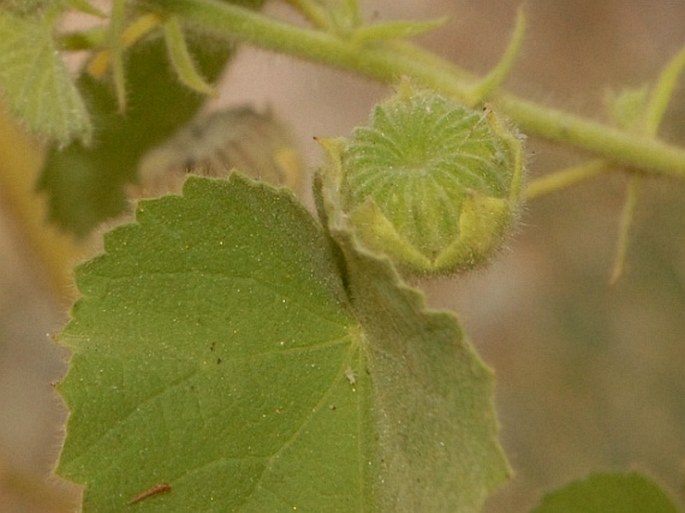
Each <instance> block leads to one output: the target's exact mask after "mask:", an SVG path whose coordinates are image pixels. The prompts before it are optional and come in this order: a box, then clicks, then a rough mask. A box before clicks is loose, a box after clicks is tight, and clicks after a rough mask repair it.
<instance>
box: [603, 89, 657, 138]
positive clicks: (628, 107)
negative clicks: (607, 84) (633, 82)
mask: <svg viewBox="0 0 685 513" xmlns="http://www.w3.org/2000/svg"><path fill="white" fill-rule="evenodd" d="M648 93H649V90H648V88H647V87H640V88H629V89H624V90H621V91H618V92H615V91H608V92H607V93H606V95H605V99H604V102H605V104H606V106H607V110H608V111H609V114H610V116H611V119H612V121H613V122H614V123H615V124H616V126H618V127H619V128H623V129H625V130H633V131H639V130H640V129H641V127H642V125H643V123H644V118H645V108H646V106H647V96H648Z"/></svg>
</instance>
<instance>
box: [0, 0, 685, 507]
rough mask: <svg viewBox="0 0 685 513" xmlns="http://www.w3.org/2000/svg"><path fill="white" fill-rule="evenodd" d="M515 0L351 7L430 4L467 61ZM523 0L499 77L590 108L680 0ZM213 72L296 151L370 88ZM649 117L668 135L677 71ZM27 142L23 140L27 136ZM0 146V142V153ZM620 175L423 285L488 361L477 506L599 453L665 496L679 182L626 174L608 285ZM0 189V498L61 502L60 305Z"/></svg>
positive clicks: (681, 439)
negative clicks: (630, 194)
mask: <svg viewBox="0 0 685 513" xmlns="http://www.w3.org/2000/svg"><path fill="white" fill-rule="evenodd" d="M518 3H519V2H517V1H516V2H515V1H504V0H500V1H495V0H478V1H473V0H471V1H467V0H453V1H448V0H442V1H440V0H433V1H427V0H393V1H390V0H385V1H377V2H375V1H373V0H369V1H368V2H367V10H368V15H369V16H370V17H373V18H377V19H393V18H400V17H404V18H416V17H420V18H426V17H432V16H440V15H443V14H449V15H450V16H451V21H450V22H449V24H448V25H447V26H446V27H445V28H443V29H441V30H440V31H438V32H436V33H435V34H431V35H430V36H426V37H424V38H423V40H424V42H425V44H426V45H427V46H428V47H430V48H432V49H434V50H435V51H436V52H437V53H439V54H441V55H443V56H445V57H448V58H450V59H453V60H454V61H455V62H456V63H458V64H461V65H463V66H464V67H466V68H468V69H471V70H473V71H476V72H484V71H486V70H487V69H488V67H489V66H491V65H493V64H494V63H495V62H496V60H497V58H498V56H499V54H500V52H501V51H502V49H503V47H504V46H505V44H506V40H507V37H508V34H509V31H510V27H511V25H512V23H513V19H514V13H515V9H516V6H517V5H518ZM527 6H528V12H529V25H530V27H529V32H528V35H527V38H526V44H525V48H524V53H523V55H522V58H521V60H520V62H519V64H518V65H517V66H516V68H515V70H514V72H513V74H512V77H511V79H510V80H509V82H508V85H507V87H508V88H509V89H511V90H513V91H515V92H517V93H520V94H522V95H525V96H527V97H529V98H533V99H535V100H537V101H541V102H543V103H545V104H549V105H552V106H558V107H563V108H565V109H567V110H571V111H575V112H579V113H582V114H585V115H588V116H592V117H596V118H603V112H602V98H603V95H604V92H605V90H606V89H607V88H608V87H611V88H614V89H617V88H620V87H621V86H623V85H630V86H638V85H641V84H644V83H646V82H647V81H649V80H651V79H653V78H654V77H655V76H656V75H657V74H658V72H659V71H660V69H661V67H662V66H663V65H664V64H665V63H666V62H667V60H668V59H669V58H670V57H671V56H672V55H674V54H675V52H676V51H677V50H678V49H679V48H680V47H682V45H683V44H684V43H685V1H683V0H605V1H602V2H596V1H590V0H563V1H562V0H554V1H551V0H529V1H528V2H527ZM270 9H271V10H272V11H274V12H277V13H279V15H280V14H282V13H283V12H285V9H283V8H282V7H279V6H278V5H272V7H271V8H270ZM226 79H227V81H226V85H225V87H224V93H223V94H222V97H221V99H220V100H219V101H218V102H217V104H221V105H231V104H236V103H243V102H253V103H254V104H256V105H257V106H260V107H263V106H266V105H271V106H272V107H273V109H274V110H275V111H276V112H277V113H278V115H279V116H280V117H282V118H284V119H286V120H288V121H290V122H291V123H292V124H293V127H294V130H295V132H296V133H297V135H298V136H299V141H300V146H301V148H302V150H303V152H304V153H305V155H306V157H307V159H308V162H309V163H310V165H315V163H316V161H317V159H318V158H319V153H318V149H317V148H316V145H315V144H314V143H313V142H312V140H311V139H312V136H314V135H340V134H346V133H348V131H349V130H350V129H351V128H352V127H353V126H354V125H355V124H358V123H360V122H362V121H364V120H365V119H366V117H367V114H368V109H369V107H370V106H371V105H372V104H373V103H374V102H375V101H377V100H378V99H379V98H380V97H382V96H383V95H385V94H386V89H385V88H384V87H381V86H379V85H377V84H373V83H370V82H368V81H366V80H364V79H358V78H355V77H351V76H349V75H346V74H343V73H340V72H337V71H331V70H326V69H322V68H320V67H317V66H314V65H310V64H304V63H300V62H295V61H293V60H292V59H289V58H287V57H282V56H277V55H273V54H267V53H264V52H260V51H255V50H251V49H244V51H242V52H241V53H240V55H239V58H238V60H237V61H236V63H235V65H234V66H233V67H232V68H231V69H230V71H229V73H228V76H227V77H226ZM215 106H216V105H215ZM8 130H9V129H8V128H7V127H6V126H5V127H4V128H2V131H3V133H5V134H6V133H7V131H8ZM662 134H663V135H664V137H665V138H666V139H668V140H670V141H672V142H676V143H677V144H680V145H681V146H682V145H683V144H685V87H681V88H680V90H679V93H678V94H677V95H676V98H675V99H674V103H673V105H672V106H671V109H670V111H669V114H668V117H667V118H666V120H665V123H664V126H663V131H662ZM27 151H31V152H33V153H32V155H31V156H28V157H27V159H28V160H30V159H31V158H33V157H35V158H36V159H37V158H38V149H34V150H27ZM528 154H529V168H530V176H533V177H534V176H538V175H541V174H543V173H546V172H549V171H551V170H553V169H556V168H559V167H563V166H566V165H570V164H573V163H576V162H580V161H581V160H582V155H578V154H575V153H573V152H569V151H566V150H561V149H559V148H556V147H554V146H551V145H549V144H545V143H542V142H540V141H537V140H534V139H532V140H530V141H529V145H528ZM25 160H26V159H25ZM11 162H12V159H11V158H10V157H9V156H8V155H7V154H0V172H5V171H6V168H7V166H8V165H11ZM625 181H626V180H625V177H624V176H622V175H620V174H616V175H615V176H607V177H604V178H600V179H597V180H594V181H592V182H590V183H587V184H585V185H583V186H579V187H575V188H572V189H569V190H567V191H564V192H560V193H556V194H553V195H550V196H548V197H544V198H541V199H539V200H536V201H534V202H533V203H531V204H530V205H529V207H528V208H527V210H526V213H525V216H524V219H523V225H522V227H521V229H520V231H519V233H518V235H517V236H516V237H515V238H514V239H513V240H512V241H511V242H510V244H509V248H508V251H507V252H506V253H505V254H503V255H502V256H501V257H500V258H499V259H498V261H497V262H496V263H495V264H494V265H493V266H492V267H491V268H489V269H487V270H483V271H479V272H477V273H475V274H472V275H470V276H467V277H459V278H454V279H451V280H448V281H447V282H442V283H429V284H426V288H427V290H428V294H429V300H430V302H431V304H433V305H435V306H438V307H446V308H450V309H453V310H456V311H457V312H458V313H459V317H460V319H461V320H462V322H463V324H464V326H465V328H466V330H467V332H468V333H469V336H470V337H471V339H472V340H473V341H474V343H475V344H476V346H477V347H478V348H479V350H480V351H481V354H482V355H483V357H484V359H485V360H486V361H487V362H488V363H489V364H490V365H491V366H492V367H493V368H494V370H495V372H496V374H497V378H498V381H497V406H498V410H499V412H500V416H501V422H502V436H503V441H504V444H505V447H506V449H507V452H508V455H509V457H510V459H511V462H512V465H513V467H514V469H515V472H516V477H515V479H514V480H513V481H512V483H511V484H510V485H507V486H506V487H504V488H503V489H502V491H501V492H500V493H499V494H497V496H496V497H494V498H493V499H492V500H491V501H490V503H489V505H488V510H489V511H492V512H495V511H498V512H506V513H519V512H524V511H527V510H528V509H529V508H530V507H531V506H533V505H534V504H535V503H536V502H537V501H538V500H539V497H540V494H541V493H542V492H543V491H544V490H545V489H548V488H549V487H552V486H556V485H560V484H562V483H564V482H566V481H568V480H569V479H571V478H575V477H581V476H583V475H584V474H585V473H587V472H589V471H591V470H605V469H616V468H618V469H625V468H639V469H642V470H645V471H647V472H648V473H649V474H651V475H652V476H654V477H656V478H657V479H658V480H660V481H661V482H662V483H664V484H665V486H666V487H667V488H668V490H669V492H670V493H671V495H672V496H673V497H674V499H676V500H677V501H679V502H680V504H681V505H685V185H684V184H682V183H676V182H670V181H655V180H648V181H645V183H644V186H643V193H642V196H641V200H640V203H639V207H638V211H637V217H636V227H635V231H634V236H633V240H632V244H631V246H630V251H629V256H628V269H627V273H626V275H625V276H624V278H623V279H622V280H621V281H620V282H619V283H618V284H617V285H615V286H613V287H610V286H608V285H607V281H608V276H609V272H610V267H611V262H612V258H613V251H614V244H615V240H616V233H617V224H618V217H619V212H620V208H621V205H622V200H623V194H624V185H625ZM8 194H9V193H8V191H7V190H0V511H1V512H2V513H19V512H21V513H33V512H40V513H63V512H67V511H74V510H75V497H76V492H77V490H76V488H75V487H70V486H68V485H67V484H65V483H62V482H61V481H60V480H58V479H57V478H55V477H51V476H50V471H51V468H52V466H53V465H54V461H55V459H56V457H57V454H58V450H59V445H60V441H61V438H62V436H63V428H62V426H63V422H64V419H65V415H66V414H65V410H64V408H63V405H62V404H61V402H60V400H59V398H58V397H57V396H56V395H55V393H54V391H53V390H52V387H51V385H50V384H51V382H54V381H56V380H58V379H59V377H60V376H61V375H62V373H63V372H64V369H65V360H66V357H67V356H68V355H67V354H66V353H65V352H64V351H62V350H61V349H59V348H58V347H56V346H55V345H54V343H53V342H52V340H51V338H50V336H49V334H51V333H55V332H56V331H58V330H59V329H60V326H61V325H62V323H63V322H64V320H65V318H66V314H65V311H66V301H65V299H66V298H64V297H56V296H55V294H54V293H53V290H52V289H51V288H50V287H49V286H48V284H47V280H46V273H45V271H44V270H43V269H42V268H41V263H40V261H39V260H38V259H36V257H35V256H34V254H33V252H32V249H31V247H29V246H28V245H27V244H26V240H25V237H24V234H23V232H22V229H21V227H20V225H19V224H18V222H17V216H16V215H15V214H16V211H15V210H14V207H13V206H12V205H13V204H14V202H13V201H11V198H8Z"/></svg>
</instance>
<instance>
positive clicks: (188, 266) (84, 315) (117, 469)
mask: <svg viewBox="0 0 685 513" xmlns="http://www.w3.org/2000/svg"><path fill="white" fill-rule="evenodd" d="M338 235H340V234H338ZM348 242H349V241H348ZM348 242H346V241H345V237H344V235H340V236H339V238H338V242H336V243H333V244H331V241H330V240H328V238H327V236H326V235H325V234H324V232H323V231H322V229H321V227H320V226H319V225H318V224H317V223H316V221H314V219H313V218H312V217H311V215H310V214H309V213H308V212H307V211H306V210H305V209H304V208H303V207H302V206H301V205H300V204H299V203H297V201H296V200H295V199H294V197H293V196H292V195H291V194H290V193H289V192H285V191H275V190H274V189H272V188H271V187H268V186H265V185H258V184H255V183H254V182H250V181H248V180H246V179H243V178H242V177H240V176H239V175H235V174H234V175H232V177H231V178H230V179H229V180H228V181H219V180H210V179H200V178H193V179H189V180H188V181H187V182H186V186H185V188H184V193H183V196H182V197H165V198H162V199H159V200H153V201H146V202H142V203H141V204H140V206H139V209H138V213H137V223H136V224H132V225H128V226H124V227H121V228H118V229H116V230H114V231H113V232H111V233H110V234H108V236H107V237H106V244H105V247H106V252H105V254H104V255H102V256H100V257H97V258H95V259H93V260H91V261H89V262H87V263H85V264H83V265H82V266H81V267H80V268H79V269H78V271H77V283H78V286H79V289H80V290H81V292H82V294H83V297H82V298H81V299H80V300H79V301H78V303H77V304H76V305H75V307H74V309H73V319H72V321H71V322H70V323H69V325H68V326H67V327H66V328H65V330H64V332H63V334H62V335H61V341H62V342H63V343H64V344H65V345H67V346H68V347H69V348H70V349H71V351H72V353H73V356H72V359H71V362H70V368H69V372H68V374H67V376H66V377H65V379H64V381H63V382H62V383H61V384H60V387H59V388H60V391H61V393H62V395H63V397H64V399H65V401H66V402H67V404H68V406H69V409H70V411H71V416H70V418H69V422H68V427H67V438H66V441H65V445H64V448H63V452H62V455H61V458H60V463H59V468H58V472H59V473H60V474H61V475H63V476H64V477H67V478H69V479H72V480H74V481H76V482H79V483H83V484H85V485H86V489H85V494H84V512H86V513H92V512H97V513H107V512H117V513H120V512H122V511H127V510H128V509H127V508H132V507H135V508H136V510H137V511H140V512H155V511H159V512H162V511H165V512H168V511H179V512H181V511H193V512H213V511H216V512H222V513H225V512H254V513H257V512H260V513H265V512H269V513H271V512H292V511H304V512H312V513H337V512H340V513H343V512H345V513H349V512H359V513H361V512H364V513H369V512H382V513H386V512H387V513H389V512H410V511H411V512H416V511H421V512H426V513H429V512H435V513H442V512H445V513H447V512H450V513H454V512H457V513H459V512H476V511H478V510H479V509H480V505H481V504H482V501H483V499H484V497H485V496H486V495H487V493H488V491H489V490H491V489H492V488H493V487H494V486H495V485H496V484H498V483H499V482H500V481H501V480H502V479H504V477H505V476H506V473H507V467H506V464H505V462H504V460H503V458H502V455H501V452H500V449H499V446H498V445H497V442H496V439H495V435H496V424H495V419H494V415H493V411H492V405H491V393H492V390H491V388H492V385H491V377H490V375H489V372H488V371H487V370H486V369H485V368H484V367H483V365H482V364H481V362H480V361H479V359H478V358H477V356H476V355H475V354H474V353H473V352H472V351H471V350H470V348H469V346H468V345H467V344H465V343H464V342H463V340H462V336H461V332H460V330H459V327H458V325H457V322H456V320H455V319H454V318H453V317H452V316H450V315H447V314H442V313H430V312H427V311H425V309H424V306H423V304H422V300H421V298H420V296H419V295H418V293H416V292H415V291H413V290H410V289H407V288H405V287H404V286H402V285H401V284H399V282H398V279H397V277H396V275H395V274H394V271H393V270H392V269H391V268H390V267H389V265H388V264H387V263H386V262H384V261H382V260H377V259H375V258H374V257H372V256H370V255H364V254H361V253H357V252H355V250H354V248H353V247H352V246H351V245H348ZM340 250H341V251H342V254H344V255H345V259H346V264H345V266H346V267H347V273H348V274H347V281H345V283H344V280H343V278H342V275H341V271H340V269H339V267H338V264H339V262H340V253H338V252H339V251H340ZM161 483H167V484H168V485H169V486H170V490H168V491H166V493H159V494H155V495H151V496H149V497H147V498H144V499H142V500H141V501H140V502H138V503H136V504H135V505H134V506H133V505H128V503H129V502H130V501H131V500H132V499H133V498H134V497H136V495H137V494H139V493H141V492H144V491H146V490H148V489H150V488H151V487H154V486H155V485H158V484H161Z"/></svg>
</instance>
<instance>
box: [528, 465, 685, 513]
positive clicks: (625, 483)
mask: <svg viewBox="0 0 685 513" xmlns="http://www.w3.org/2000/svg"><path fill="white" fill-rule="evenodd" d="M647 512H649V513H677V510H676V508H675V506H674V505H673V502H671V500H670V499H669V498H668V497H667V496H666V494H665V493H664V492H663V491H662V490H661V488H659V486H657V485H656V484H655V483H654V482H652V481H651V480H649V479H647V478H646V477H643V476H641V475H639V474H636V473H628V474H594V475H592V476H590V477H589V478H588V479H585V480H583V481H575V482H573V483H571V484H569V485H567V486H565V487H563V488H561V489H559V490H556V491H554V492H551V493H549V494H547V495H546V496H545V497H544V498H543V500H542V502H541V504H540V505H539V506H538V507H537V508H535V509H534V510H533V511H532V512H531V513H647Z"/></svg>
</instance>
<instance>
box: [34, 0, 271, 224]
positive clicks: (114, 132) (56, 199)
mask: <svg viewBox="0 0 685 513" xmlns="http://www.w3.org/2000/svg"><path fill="white" fill-rule="evenodd" d="M234 3H240V4H244V5H246V6H248V7H259V6H260V5H261V4H262V3H263V1H262V0H245V1H243V2H234ZM188 47H189V50H190V52H191V53H192V55H193V56H194V59H195V64H196V65H197V67H198V71H199V72H200V73H201V74H202V76H204V77H206V78H207V79H208V80H209V81H214V80H216V79H217V77H218V76H219V74H220V73H221V72H222V71H223V69H224V67H225V65H226V63H227V61H228V59H229V58H230V56H231V54H232V52H233V48H232V47H230V46H228V45H226V44H225V43H223V42H221V43H219V42H217V41H216V40H214V39H205V38H202V37H199V36H197V37H189V41H188ZM125 60H126V62H125V64H126V104H127V107H126V112H124V113H120V112H119V108H118V105H117V101H116V98H115V95H114V90H113V87H112V84H111V83H109V82H108V81H106V80H98V79H95V78H93V77H92V76H90V75H88V74H87V73H83V74H82V75H81V77H80V79H79V81H78V85H79V88H80V90H81V91H82V94H83V95H84V97H85V98H86V99H87V102H88V106H89V108H90V110H91V114H92V118H93V123H94V125H95V137H94V141H93V143H92V144H91V145H83V144H81V143H79V142H75V143H73V144H71V145H69V146H67V147H66V148H63V149H60V148H58V147H53V148H51V150H50V151H49V154H48V157H47V160H46V164H45V167H44V169H43V173H42V176H41V179H40V182H39V189H40V190H43V191H45V192H47V193H48V195H49V215H50V219H51V220H53V221H55V222H57V223H58V224H59V225H61V226H62V227H64V228H66V229H67V230H69V231H71V232H73V233H75V234H76V235H78V236H84V235H87V234H88V233H89V232H90V231H91V230H92V229H93V228H95V227H96V226H97V225H98V224H100V223H101V222H102V221H104V220H106V219H108V218H111V217H115V216H117V215H119V214H121V213H122V212H123V211H124V209H125V208H126V201H125V195H124V190H123V187H124V185H126V184H127V183H131V182H134V181H135V180H136V173H137V170H138V164H139V161H140V159H141V158H142V156H143V155H144V154H145V153H146V152H147V151H148V150H149V149H151V148H153V147H155V146H157V145H158V144H160V143H162V142H163V141H165V140H166V139H167V138H169V137H170V136H171V135H172V134H173V133H174V132H175V131H176V130H177V129H178V128H180V127H181V126H182V125H184V124H185V123H187V122H188V121H190V120H191V118H192V117H193V116H194V115H195V114H196V112H197V111H198V109H199V108H200V107H201V106H202V104H203V103H204V101H205V100H206V97H205V96H204V95H200V94H197V93H196V92H194V91H191V90H189V89H188V88H187V87H186V86H184V85H183V84H181V83H180V82H179V80H178V78H177V76H176V73H175V71H174V70H173V67H172V66H171V65H170V64H169V60H168V57H167V50H166V47H165V43H164V40H163V39H162V38H159V39H154V40H152V41H149V42H143V43H140V44H137V45H136V46H134V47H133V48H131V49H130V50H128V51H127V53H126V59H125Z"/></svg>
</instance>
